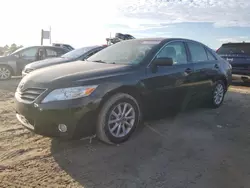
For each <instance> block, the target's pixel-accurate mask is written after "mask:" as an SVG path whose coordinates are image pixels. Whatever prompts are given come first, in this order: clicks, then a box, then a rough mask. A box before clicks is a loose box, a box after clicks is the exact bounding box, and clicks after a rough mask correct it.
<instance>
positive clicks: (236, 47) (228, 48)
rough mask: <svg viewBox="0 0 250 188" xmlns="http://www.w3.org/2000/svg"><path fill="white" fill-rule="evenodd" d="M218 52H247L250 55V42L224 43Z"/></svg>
mask: <svg viewBox="0 0 250 188" xmlns="http://www.w3.org/2000/svg"><path fill="white" fill-rule="evenodd" d="M217 53H218V54H246V55H250V44H244V43H242V44H223V45H222V47H220V48H219V49H218V51H217Z"/></svg>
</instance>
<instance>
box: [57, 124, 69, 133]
mask: <svg viewBox="0 0 250 188" xmlns="http://www.w3.org/2000/svg"><path fill="white" fill-rule="evenodd" d="M58 129H59V131H60V132H62V133H65V132H67V130H68V128H67V126H66V125H64V124H59V125H58Z"/></svg>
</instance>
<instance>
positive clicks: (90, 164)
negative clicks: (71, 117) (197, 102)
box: [51, 108, 197, 188]
mask: <svg viewBox="0 0 250 188" xmlns="http://www.w3.org/2000/svg"><path fill="white" fill-rule="evenodd" d="M193 110H194V109H193V108H188V109H187V111H189V112H190V111H193ZM196 110H197V108H196ZM170 112H171V110H170V111H166V110H163V109H160V110H159V111H158V112H155V113H153V114H151V116H148V117H147V120H146V121H145V123H144V124H143V125H142V126H140V130H138V131H136V132H135V133H134V134H133V136H132V137H131V138H130V139H129V140H128V141H127V142H125V143H123V144H121V146H119V145H117V146H116V145H107V144H104V143H102V142H100V141H99V140H98V139H96V138H94V139H86V140H78V141H72V142H66V141H59V140H56V139H53V140H52V143H51V153H52V156H53V157H54V159H55V161H56V162H57V163H58V164H59V166H60V167H61V168H62V169H63V170H65V172H67V174H69V175H70V176H71V177H72V178H73V179H74V180H75V181H77V182H78V183H79V184H80V185H81V186H83V187H84V188H92V187H95V188H98V187H109V188H112V187H114V188H117V187H124V188H125V187H129V188H133V187H135V188H136V187H141V186H142V185H143V184H144V182H145V179H144V180H143V179H141V173H142V172H143V168H144V165H146V166H147V167H148V166H152V171H150V170H147V172H148V173H149V174H145V177H150V176H153V175H155V174H157V170H155V169H153V168H154V167H155V166H159V167H160V168H162V166H167V161H166V163H164V159H163V160H162V161H154V162H153V163H152V159H154V158H155V157H158V156H159V155H161V154H160V153H161V152H162V150H164V154H166V153H167V152H168V150H167V149H166V148H165V147H167V146H164V142H163V141H162V140H163V139H165V137H164V133H157V132H154V131H152V129H153V130H154V129H155V130H156V129H157V125H156V124H157V123H156V122H158V123H159V122H160V123H159V124H161V125H163V127H166V128H167V127H168V126H165V125H164V124H172V122H174V121H175V118H176V116H177V115H178V113H179V112H176V111H174V112H173V113H170ZM149 125H150V128H148V127H149ZM155 125H156V126H155ZM166 144H170V143H169V142H166ZM169 152H170V151H169ZM140 169H141V170H142V171H140ZM163 169H164V168H163ZM151 173H152V174H151ZM143 177H144V175H143ZM155 181H156V182H157V181H158V180H155ZM152 186H153V185H152Z"/></svg>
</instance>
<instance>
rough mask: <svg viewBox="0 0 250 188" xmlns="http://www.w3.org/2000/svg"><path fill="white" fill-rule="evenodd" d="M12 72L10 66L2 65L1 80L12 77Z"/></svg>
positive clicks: (0, 69) (0, 70)
mask: <svg viewBox="0 0 250 188" xmlns="http://www.w3.org/2000/svg"><path fill="white" fill-rule="evenodd" d="M10 76H11V72H10V70H9V69H8V68H6V67H0V79H1V80H6V79H8V78H10Z"/></svg>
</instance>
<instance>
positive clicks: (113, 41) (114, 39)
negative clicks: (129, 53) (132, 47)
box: [106, 33, 135, 45]
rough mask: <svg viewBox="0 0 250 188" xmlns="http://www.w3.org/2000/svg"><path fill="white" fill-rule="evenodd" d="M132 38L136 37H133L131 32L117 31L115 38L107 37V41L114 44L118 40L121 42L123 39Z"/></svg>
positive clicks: (108, 43)
mask: <svg viewBox="0 0 250 188" xmlns="http://www.w3.org/2000/svg"><path fill="white" fill-rule="evenodd" d="M131 39H135V37H133V36H132V35H130V34H122V33H116V34H115V37H114V38H106V41H107V45H112V44H115V43H117V42H121V41H123V40H131Z"/></svg>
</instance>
